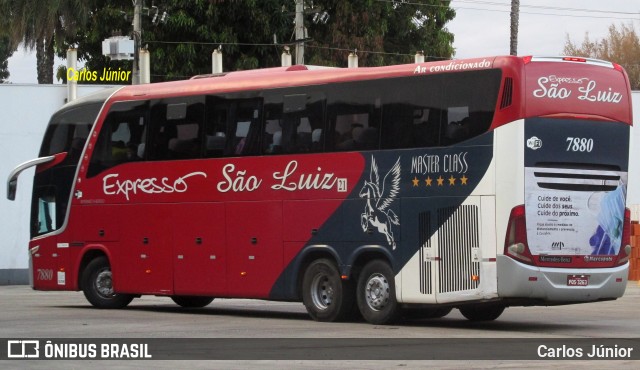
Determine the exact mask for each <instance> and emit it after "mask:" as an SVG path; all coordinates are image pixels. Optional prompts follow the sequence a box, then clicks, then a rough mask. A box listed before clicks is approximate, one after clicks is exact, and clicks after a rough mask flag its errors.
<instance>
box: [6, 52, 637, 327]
mask: <svg viewBox="0 0 640 370" xmlns="http://www.w3.org/2000/svg"><path fill="white" fill-rule="evenodd" d="M631 117H632V115H631V99H630V89H629V82H628V78H627V76H626V74H625V72H624V70H623V69H622V68H621V67H620V66H619V65H616V64H612V63H608V62H603V61H598V60H591V59H580V58H566V57H565V58H562V57H558V58H536V57H525V58H519V57H491V58H477V59H467V60H452V61H440V62H429V63H422V64H411V65H397V66H389V67H376V68H358V69H320V68H311V67H304V66H294V67H289V68H286V67H283V68H273V69H266V70H260V71H247V72H231V73H226V74H222V75H216V76H209V77H203V78H194V79H191V80H187V81H179V82H168V83H159V84H150V85H137V86H126V87H122V88H119V89H113V90H105V91H104V92H101V93H97V94H95V95H91V96H88V97H86V98H82V99H78V100H76V101H73V102H71V103H69V104H67V105H65V106H64V107H62V108H61V109H60V111H58V112H57V113H55V114H54V115H53V117H52V118H51V122H50V124H49V127H48V129H47V131H46V134H45V137H44V141H43V144H42V148H41V150H40V155H39V158H37V159H35V160H33V161H30V162H27V163H25V164H22V165H20V166H19V167H17V168H16V169H15V170H14V171H13V172H12V173H11V174H10V177H9V181H8V196H9V198H10V199H11V198H14V197H15V194H16V185H17V177H18V174H19V173H20V172H21V171H22V170H24V169H25V168H28V167H30V166H36V174H35V179H34V186H33V193H32V197H33V201H32V208H31V214H32V216H31V241H30V243H29V254H30V261H31V268H32V271H33V274H32V278H33V287H34V289H37V290H82V291H83V292H84V294H85V296H86V298H87V299H88V300H89V302H90V303H91V304H93V305H94V306H96V307H99V308H121V307H125V306H126V305H127V304H129V302H130V301H131V300H132V299H133V298H134V297H137V296H140V295H147V294H149V295H159V296H168V297H171V298H172V299H173V300H174V301H175V302H176V303H177V304H179V305H181V306H184V307H203V306H206V305H208V304H209V303H210V302H211V301H212V299H213V298H214V297H224V298H230V297H238V298H257V299H268V300H282V301H302V302H303V303H304V305H305V306H306V308H307V310H308V312H309V314H310V315H311V317H313V318H314V319H316V320H320V321H334V320H342V319H348V318H349V317H352V316H353V315H354V314H357V313H358V312H359V313H360V314H362V316H363V317H364V318H365V319H366V320H367V321H369V322H371V323H388V322H391V321H392V320H393V319H395V318H396V317H398V314H399V313H400V312H401V310H402V309H403V308H408V309H411V308H413V309H414V310H413V312H415V313H416V314H418V315H422V316H424V317H441V316H444V315H446V314H447V313H449V312H450V311H451V309H452V308H458V309H460V311H461V312H462V314H463V315H464V316H465V317H467V318H468V319H471V320H493V319H495V318H497V317H498V316H499V315H500V314H501V313H502V312H503V310H504V308H505V307H508V306H518V305H527V306H529V305H556V304H571V303H581V302H592V301H599V300H610V299H616V298H618V297H621V296H622V295H623V293H624V291H625V287H626V283H627V271H628V266H629V264H628V259H629V254H630V250H631V249H630V246H629V212H628V210H626V208H625V192H626V187H627V178H628V176H627V173H628V172H627V171H628V159H629V158H628V157H629V133H630V127H631Z"/></svg>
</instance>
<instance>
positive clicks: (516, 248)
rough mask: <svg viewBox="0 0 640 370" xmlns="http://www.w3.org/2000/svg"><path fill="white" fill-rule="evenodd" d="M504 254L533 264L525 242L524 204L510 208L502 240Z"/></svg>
mask: <svg viewBox="0 0 640 370" xmlns="http://www.w3.org/2000/svg"><path fill="white" fill-rule="evenodd" d="M504 254H505V255H507V256H509V257H511V258H513V259H516V260H518V261H520V262H522V263H526V264H528V265H532V264H533V257H532V256H531V252H529V246H528V244H527V223H526V217H525V210H524V205H519V206H516V207H514V208H513V209H512V210H511V215H509V227H508V228H507V235H506V237H505V242H504Z"/></svg>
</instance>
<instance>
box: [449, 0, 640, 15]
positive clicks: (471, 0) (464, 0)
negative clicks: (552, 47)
mask: <svg viewBox="0 0 640 370" xmlns="http://www.w3.org/2000/svg"><path fill="white" fill-rule="evenodd" d="M456 2H458V3H469V4H485V5H496V6H511V2H510V1H509V2H508V3H498V2H493V1H482V0H456ZM520 7H521V8H532V9H548V10H561V11H575V12H585V13H610V14H623V15H638V16H640V13H633V12H619V11H614V10H600V9H580V8H564V7H559V6H546V5H522V4H521V5H520Z"/></svg>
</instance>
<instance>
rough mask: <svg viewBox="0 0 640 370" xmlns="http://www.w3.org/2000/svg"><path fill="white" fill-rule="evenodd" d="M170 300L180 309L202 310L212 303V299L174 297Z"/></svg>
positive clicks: (184, 296)
mask: <svg viewBox="0 0 640 370" xmlns="http://www.w3.org/2000/svg"><path fill="white" fill-rule="evenodd" d="M171 299H172V300H173V301H174V302H175V303H176V304H177V305H178V306H180V307H184V308H202V307H205V306H208V305H209V303H211V302H213V297H200V296H186V295H175V296H172V297H171Z"/></svg>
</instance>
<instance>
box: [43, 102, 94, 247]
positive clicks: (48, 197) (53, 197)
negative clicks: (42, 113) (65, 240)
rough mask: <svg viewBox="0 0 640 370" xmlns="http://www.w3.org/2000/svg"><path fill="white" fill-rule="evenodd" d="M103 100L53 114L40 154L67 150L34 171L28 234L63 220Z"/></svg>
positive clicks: (51, 227) (47, 229)
mask: <svg viewBox="0 0 640 370" xmlns="http://www.w3.org/2000/svg"><path fill="white" fill-rule="evenodd" d="M102 104H103V103H90V104H82V105H78V106H76V107H74V108H71V109H66V110H62V111H60V112H58V113H56V114H55V115H54V116H53V117H52V118H51V122H50V123H49V127H48V128H47V131H46V133H45V135H44V141H43V144H42V147H41V149H40V157H46V156H50V155H54V154H59V153H66V156H65V157H64V159H63V160H62V162H61V163H60V165H58V166H55V167H52V168H48V169H46V170H43V171H36V176H35V178H34V183H33V197H32V200H31V202H32V204H31V236H32V237H33V236H38V235H42V234H45V233H48V232H51V231H55V230H58V229H59V228H60V227H61V226H62V224H63V223H64V219H65V215H66V213H67V206H68V204H69V198H70V196H71V188H72V185H73V178H74V176H75V173H76V168H77V166H78V162H79V161H80V157H81V154H82V150H83V148H84V145H85V143H86V141H87V138H88V137H89V133H90V132H91V126H92V125H93V123H94V122H95V120H96V117H97V116H98V113H99V112H100V108H101V107H102Z"/></svg>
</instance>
